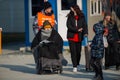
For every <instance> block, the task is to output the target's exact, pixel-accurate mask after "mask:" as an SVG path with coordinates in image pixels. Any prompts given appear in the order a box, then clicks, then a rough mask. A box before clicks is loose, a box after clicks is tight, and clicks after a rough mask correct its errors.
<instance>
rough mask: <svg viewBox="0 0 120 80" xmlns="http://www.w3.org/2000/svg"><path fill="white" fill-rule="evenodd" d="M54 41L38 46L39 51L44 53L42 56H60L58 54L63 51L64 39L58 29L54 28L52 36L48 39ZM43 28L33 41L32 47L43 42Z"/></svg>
mask: <svg viewBox="0 0 120 80" xmlns="http://www.w3.org/2000/svg"><path fill="white" fill-rule="evenodd" d="M47 40H48V41H52V42H53V44H49V45H47V46H43V47H38V53H39V54H43V55H42V56H41V57H47V58H58V54H59V53H62V50H63V39H62V38H61V36H60V35H59V33H58V32H57V31H56V30H54V29H53V30H52V33H51V35H50V37H49V38H48V39H47ZM41 41H42V40H41V30H40V31H39V32H38V33H37V35H36V36H35V38H34V39H33V41H32V44H31V49H33V48H34V47H36V46H37V45H38V44H39V43H40V42H41Z"/></svg>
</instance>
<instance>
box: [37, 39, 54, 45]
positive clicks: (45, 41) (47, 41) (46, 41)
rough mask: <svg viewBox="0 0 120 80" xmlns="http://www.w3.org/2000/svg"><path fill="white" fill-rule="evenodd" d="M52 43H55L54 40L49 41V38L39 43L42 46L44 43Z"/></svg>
mask: <svg viewBox="0 0 120 80" xmlns="http://www.w3.org/2000/svg"><path fill="white" fill-rule="evenodd" d="M51 43H54V42H53V41H49V40H43V41H41V42H40V43H39V45H40V46H44V45H47V44H51Z"/></svg>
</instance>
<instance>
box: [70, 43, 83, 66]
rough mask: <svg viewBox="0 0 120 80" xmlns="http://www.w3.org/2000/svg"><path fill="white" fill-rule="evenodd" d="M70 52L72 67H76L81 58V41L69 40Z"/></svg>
mask: <svg viewBox="0 0 120 80" xmlns="http://www.w3.org/2000/svg"><path fill="white" fill-rule="evenodd" d="M69 47H70V53H71V59H72V64H73V67H77V65H79V62H80V58H81V42H73V41H69Z"/></svg>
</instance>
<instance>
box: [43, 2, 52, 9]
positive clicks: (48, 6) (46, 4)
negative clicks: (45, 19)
mask: <svg viewBox="0 0 120 80" xmlns="http://www.w3.org/2000/svg"><path fill="white" fill-rule="evenodd" d="M50 7H52V5H51V4H50V3H49V2H48V1H47V2H44V10H46V9H48V8H50Z"/></svg>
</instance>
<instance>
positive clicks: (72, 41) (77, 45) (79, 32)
mask: <svg viewBox="0 0 120 80" xmlns="http://www.w3.org/2000/svg"><path fill="white" fill-rule="evenodd" d="M67 17H68V18H67V39H68V41H69V47H70V53H71V59H72V63H73V72H77V67H79V62H80V57H81V42H82V40H83V36H85V35H86V36H87V34H88V29H87V24H86V21H85V17H84V14H83V13H82V11H81V10H80V8H79V6H78V5H74V6H72V7H71V10H70V13H69V14H68V15H67Z"/></svg>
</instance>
